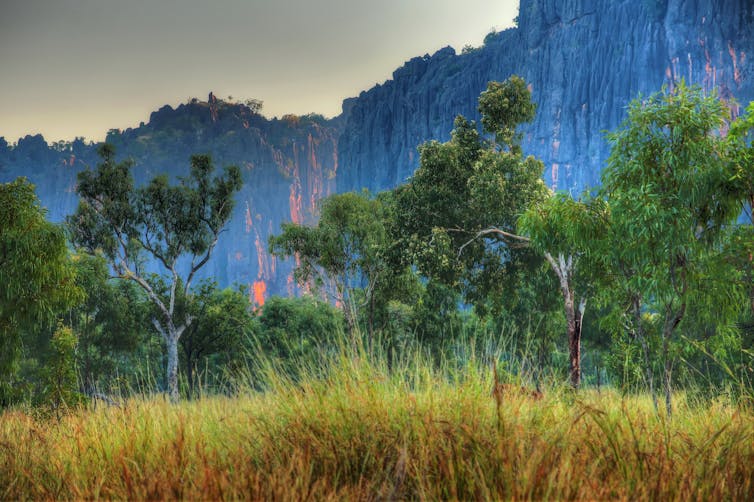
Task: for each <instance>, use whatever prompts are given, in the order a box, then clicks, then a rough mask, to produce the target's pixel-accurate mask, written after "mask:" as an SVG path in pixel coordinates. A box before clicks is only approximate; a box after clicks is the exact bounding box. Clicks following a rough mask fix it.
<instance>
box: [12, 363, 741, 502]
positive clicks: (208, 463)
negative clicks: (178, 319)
mask: <svg viewBox="0 0 754 502" xmlns="http://www.w3.org/2000/svg"><path fill="white" fill-rule="evenodd" d="M304 373H305V375H304V377H303V378H301V379H297V380H296V381H297V382H298V383H294V381H292V380H288V379H285V378H282V377H280V376H278V375H277V374H275V372H274V371H272V370H271V369H270V368H268V375H269V376H268V378H266V379H265V382H264V384H265V387H266V390H265V391H264V392H255V391H251V390H248V389H249V388H251V386H246V387H243V388H245V389H247V390H242V391H240V392H239V395H237V396H234V397H205V398H202V399H200V400H197V401H191V402H182V403H180V404H177V405H173V404H170V403H169V402H167V401H165V400H164V399H162V398H150V399H146V398H143V399H130V400H128V401H127V402H125V403H124V405H123V406H121V407H102V406H99V407H98V408H96V409H93V408H89V409H80V410H74V411H73V412H72V413H70V414H68V415H66V416H64V417H63V418H62V419H61V420H60V421H57V420H50V419H45V418H41V417H35V416H34V415H33V414H30V413H26V412H23V411H19V410H16V411H9V412H6V413H5V414H3V415H2V416H0V498H2V499H21V500H23V499H34V500H45V499H56V500H58V499H63V500H65V499H98V498H106V499H113V498H114V499H129V500H131V499H164V498H171V499H172V498H189V499H237V498H244V499H265V500H281V499H282V500H298V499H305V498H306V499H311V498H313V499H334V500H343V499H430V500H435V499H550V500H552V499H559V500H562V499H579V500H605V499H619V500H626V499H631V500H635V499H651V500H689V499H701V500H726V499H731V500H751V499H752V498H753V497H754V413H752V411H751V410H748V409H743V408H738V407H736V406H734V405H732V404H730V403H729V402H727V401H726V399H724V398H720V399H719V400H716V401H712V402H688V400H687V399H686V398H685V397H684V396H683V395H678V396H677V398H676V399H677V402H676V406H677V412H676V413H675V415H674V417H673V420H665V419H664V418H663V417H662V416H657V415H656V414H655V413H654V412H653V409H652V404H651V401H650V399H649V398H648V397H647V396H643V395H639V396H632V397H622V396H620V395H618V394H616V393H615V392H612V391H609V390H603V391H602V392H601V393H598V392H596V391H593V390H585V391H582V392H580V393H578V394H573V393H570V392H568V391H567V390H563V389H556V388H548V389H546V390H545V395H544V397H543V398H542V399H534V398H532V397H531V396H529V395H524V394H521V393H518V392H510V393H509V394H506V395H504V396H503V399H502V400H501V401H500V404H499V406H498V403H497V402H496V400H495V399H493V397H492V396H491V392H490V391H491V389H492V387H493V381H492V376H491V371H490V370H489V369H488V368H487V367H486V366H484V365H480V364H476V363H474V362H473V361H472V362H470V363H468V364H467V365H465V366H464V367H462V368H460V369H458V370H454V371H449V370H445V371H440V370H437V369H434V368H433V367H432V366H431V365H429V364H426V363H424V362H423V360H422V359H421V358H420V357H415V358H413V359H408V360H406V361H403V362H402V363H400V364H394V365H393V368H392V369H390V370H389V369H388V368H387V364H386V363H385V362H384V361H383V360H381V359H380V358H376V359H373V358H368V357H365V356H360V357H354V358H351V357H345V356H340V357H335V358H334V359H333V360H332V361H331V362H330V364H329V365H328V366H327V369H326V370H323V368H316V371H314V369H312V370H305V371H304ZM307 374H308V376H306V375H307Z"/></svg>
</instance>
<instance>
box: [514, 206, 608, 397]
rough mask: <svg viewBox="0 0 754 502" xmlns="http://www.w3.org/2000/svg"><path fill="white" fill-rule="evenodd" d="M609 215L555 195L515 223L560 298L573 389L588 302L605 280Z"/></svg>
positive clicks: (599, 208) (578, 378)
mask: <svg viewBox="0 0 754 502" xmlns="http://www.w3.org/2000/svg"><path fill="white" fill-rule="evenodd" d="M608 217H609V211H608V207H607V204H606V203H605V201H604V200H602V199H599V198H591V197H587V198H586V200H584V201H577V200H574V199H572V198H571V197H570V196H569V195H567V194H555V195H553V196H552V197H550V198H548V199H546V200H545V201H543V202H541V203H538V204H536V205H532V206H531V207H530V208H529V209H528V210H527V211H526V212H525V213H524V214H523V215H522V217H521V218H520V219H519V222H518V225H519V230H520V232H521V234H522V235H526V236H528V237H527V238H528V239H529V241H528V242H529V244H530V245H531V246H532V247H533V248H534V249H536V250H537V251H539V252H540V253H542V254H543V255H544V257H545V259H546V260H547V263H548V264H549V266H550V269H551V270H552V271H553V272H554V273H555V275H556V276H557V278H558V282H559V285H560V293H561V295H562V297H563V309H564V313H565V318H566V334H567V336H568V357H569V371H570V378H571V385H572V386H573V387H579V385H580V384H581V334H582V328H583V325H584V312H585V310H586V306H587V301H588V299H589V298H590V297H591V296H592V295H593V294H594V292H595V290H596V287H597V284H598V283H599V282H604V280H605V276H604V271H605V268H604V260H603V259H602V258H601V256H600V254H601V253H602V249H601V246H602V245H603V243H604V239H605V234H606V229H607V221H608Z"/></svg>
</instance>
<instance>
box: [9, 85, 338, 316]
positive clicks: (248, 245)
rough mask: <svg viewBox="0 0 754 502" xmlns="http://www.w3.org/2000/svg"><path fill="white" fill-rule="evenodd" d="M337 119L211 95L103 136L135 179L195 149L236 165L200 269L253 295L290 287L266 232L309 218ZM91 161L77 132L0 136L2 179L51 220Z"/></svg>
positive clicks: (70, 202) (65, 207) (328, 176)
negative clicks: (129, 162)
mask: <svg viewBox="0 0 754 502" xmlns="http://www.w3.org/2000/svg"><path fill="white" fill-rule="evenodd" d="M341 123H342V121H341V120H340V119H333V120H325V119H323V118H322V117H319V116H304V117H296V116H292V115H290V116H285V117H283V118H282V119H280V120H277V119H274V120H267V119H265V118H264V117H262V116H261V115H259V114H258V113H255V112H254V109H253V107H251V108H250V107H249V106H246V105H244V104H237V103H226V102H223V101H221V100H218V99H217V98H215V97H214V96H213V95H211V94H210V97H209V99H208V100H207V101H206V102H204V101H199V100H192V101H191V102H190V103H188V104H184V105H180V106H179V107H177V108H176V109H173V108H171V107H170V106H165V107H163V108H161V109H159V110H158V111H156V112H154V113H152V115H151V117H150V120H149V123H147V124H142V125H141V126H139V127H138V128H135V129H127V130H125V131H118V130H112V131H110V133H109V134H108V136H107V141H108V142H110V143H112V144H113V145H115V148H116V153H117V158H118V160H120V159H125V158H131V159H133V160H134V170H133V172H134V176H135V178H136V180H137V183H138V182H144V181H146V180H148V179H150V178H152V177H153V176H155V175H156V174H161V173H168V174H169V175H170V176H171V177H173V178H175V177H177V176H183V175H187V174H188V169H189V158H190V156H191V155H192V154H194V153H209V154H210V155H211V156H212V158H213V160H214V164H215V166H216V167H217V168H220V167H222V166H226V165H231V164H233V165H237V166H239V167H240V168H241V171H242V176H243V182H244V184H243V188H242V189H241V192H240V193H239V194H238V196H237V197H236V207H235V211H234V213H233V216H232V218H231V220H230V222H229V224H228V227H227V232H225V233H223V234H222V235H221V238H220V241H219V242H218V246H217V248H216V250H215V252H214V255H213V258H212V259H211V260H210V262H209V263H208V264H207V265H206V266H205V267H204V268H203V269H202V271H201V273H200V274H199V275H200V277H211V278H213V279H215V280H216V281H217V282H218V283H219V284H220V285H222V286H227V285H231V284H234V283H238V284H243V285H247V286H248V288H249V294H250V297H251V299H252V300H254V301H255V302H256V303H257V304H261V303H263V302H264V299H265V298H266V297H268V296H269V295H270V294H273V293H278V294H295V293H296V292H297V288H296V286H295V284H294V283H293V277H292V274H291V272H292V269H293V261H292V260H289V261H286V262H283V263H279V262H278V260H276V259H275V257H273V256H271V255H270V254H269V252H268V251H267V241H268V238H269V236H270V234H273V233H279V231H280V225H281V223H283V222H285V221H294V222H297V223H310V222H313V221H315V219H316V213H317V201H318V200H319V199H320V198H322V197H325V196H327V195H329V194H330V193H332V191H333V190H334V186H335V175H336V172H337V169H338V158H337V140H338V136H339V134H340V129H341V127H340V124H341ZM98 162H99V157H98V156H97V154H96V146H95V145H91V144H85V143H83V142H82V141H76V142H73V143H60V144H53V145H47V144H46V143H45V141H44V139H43V138H42V137H41V136H33V137H32V136H27V137H26V138H23V139H21V140H19V141H18V143H17V144H16V145H15V146H14V147H9V146H8V145H7V143H5V142H4V140H3V141H0V181H6V180H10V179H14V178H15V177H17V176H26V177H28V178H29V179H30V180H31V181H32V182H33V183H34V184H35V185H36V187H37V194H38V196H39V198H40V200H41V201H42V203H43V205H44V206H45V207H47V209H48V217H49V218H50V219H51V220H53V221H57V222H59V221H63V220H64V219H65V216H66V215H68V214H71V213H72V212H73V211H74V210H75V208H76V205H77V203H78V198H77V196H76V193H75V184H76V173H77V172H78V171H80V170H81V169H83V168H85V167H86V166H96V165H97V163H98Z"/></svg>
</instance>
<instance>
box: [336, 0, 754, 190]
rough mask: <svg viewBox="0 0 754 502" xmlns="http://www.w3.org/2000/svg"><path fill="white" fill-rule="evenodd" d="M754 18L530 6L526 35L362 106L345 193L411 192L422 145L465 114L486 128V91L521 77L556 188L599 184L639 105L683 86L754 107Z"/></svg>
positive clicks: (703, 0) (572, 3) (530, 145)
mask: <svg viewBox="0 0 754 502" xmlns="http://www.w3.org/2000/svg"><path fill="white" fill-rule="evenodd" d="M753 12H754V7H753V6H752V3H751V1H750V0H718V1H713V0H611V1H604V0H569V1H562V0H521V5H520V12H519V18H518V27H517V28H513V29H509V30H506V31H503V32H501V33H497V34H491V35H489V36H488V37H487V39H486V40H485V44H484V46H482V47H480V48H478V49H474V50H471V51H464V53H462V54H456V53H455V51H454V50H453V49H452V48H445V49H442V50H440V51H438V52H437V53H435V54H434V55H432V56H429V55H425V56H424V57H420V58H414V59H412V60H410V61H408V62H407V63H406V64H405V65H404V66H403V67H401V68H400V69H398V70H396V71H395V73H393V78H392V80H389V81H387V82H385V83H384V84H383V85H379V86H376V87H374V88H373V89H371V90H369V91H367V92H363V93H362V94H361V95H360V96H359V98H358V99H357V100H356V102H355V103H353V105H352V108H351V113H350V116H349V119H348V122H347V124H346V127H345V130H344V132H343V134H342V135H341V139H340V141H339V145H338V158H339V159H340V164H341V171H340V173H339V176H338V182H337V189H338V190H339V191H343V190H351V189H354V188H361V187H368V188H369V189H371V190H380V189H384V188H388V187H394V186H396V185H397V184H399V183H401V182H403V181H404V180H406V178H408V177H409V176H410V175H411V174H412V172H413V171H414V169H415V168H416V166H417V162H418V158H417V150H416V146H417V145H419V144H420V143H422V142H424V141H427V140H429V139H439V140H443V141H444V140H447V139H448V138H449V137H450V131H451V129H452V124H453V119H454V117H455V116H456V115H458V114H462V115H465V116H466V117H469V118H473V119H478V118H479V114H478V112H477V110H476V102H477V97H478V96H479V93H480V92H481V91H482V90H484V89H485V87H486V85H487V82H488V81H490V80H504V79H505V78H507V77H508V76H510V75H511V74H518V75H521V76H522V77H524V78H525V79H526V81H527V82H529V83H530V85H531V89H532V95H533V99H534V101H535V102H536V103H537V104H538V110H537V118H536V120H535V121H534V123H532V124H531V125H530V126H527V127H526V128H525V139H524V144H523V148H524V151H525V152H527V153H529V154H532V155H535V156H537V157H539V158H541V159H542V160H543V161H544V162H545V165H546V174H545V180H546V181H547V182H548V184H549V185H551V186H552V187H554V188H557V189H561V190H568V191H571V192H573V193H578V192H579V191H581V190H582V189H583V188H584V187H586V186H590V185H594V184H596V183H598V181H599V172H600V169H601V167H602V166H603V165H604V163H605V160H606V158H607V156H608V154H609V149H608V145H607V143H606V142H605V140H604V131H606V130H612V129H614V128H616V127H617V126H618V125H619V124H620V122H621V121H622V120H623V118H624V116H625V110H626V106H627V104H628V103H629V102H630V101H631V100H632V99H634V98H635V97H637V95H639V94H643V95H648V94H651V93H653V92H656V91H658V90H659V89H660V88H661V87H662V86H663V85H668V86H671V87H672V86H673V85H675V84H676V83H677V82H680V81H681V79H683V80H685V81H686V83H697V84H700V85H702V86H703V87H704V88H705V89H708V90H712V89H713V88H714V89H716V90H717V91H718V92H719V94H720V96H722V97H723V98H724V99H727V100H732V99H733V98H735V99H736V100H737V101H738V103H740V104H744V105H745V104H747V103H748V102H749V101H751V100H752V99H754V73H753V71H752V70H754V66H753V64H754V63H752V55H753V54H752V53H753V52H754V13H753ZM731 109H732V112H733V113H734V115H735V114H736V113H738V111H739V105H736V104H735V103H733V101H731Z"/></svg>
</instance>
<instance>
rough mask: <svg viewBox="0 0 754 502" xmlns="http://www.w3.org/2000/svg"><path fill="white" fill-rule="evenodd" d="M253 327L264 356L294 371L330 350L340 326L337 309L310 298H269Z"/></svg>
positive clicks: (341, 320)
mask: <svg viewBox="0 0 754 502" xmlns="http://www.w3.org/2000/svg"><path fill="white" fill-rule="evenodd" d="M255 325H256V329H255V331H256V335H257V338H258V341H259V343H260V344H261V348H262V349H263V350H264V353H265V354H268V355H269V356H270V357H272V358H273V359H275V360H278V361H280V362H281V363H282V367H283V368H286V369H289V370H294V371H295V369H297V368H298V369H300V368H301V366H302V364H303V363H305V362H312V359H313V357H314V356H315V354H316V353H317V352H318V351H321V350H323V349H325V348H327V347H328V346H330V347H333V346H334V345H335V341H336V337H337V335H338V333H341V332H342V330H343V327H344V326H343V317H342V316H341V314H340V312H339V311H338V310H337V309H335V308H334V307H332V306H331V305H329V304H328V303H325V302H322V301H319V300H317V299H316V298H313V297H312V296H311V295H305V296H303V297H301V298H281V297H279V296H273V297H272V298H270V299H269V300H268V301H266V302H265V303H264V306H263V307H262V309H261V312H260V313H259V317H258V318H257V319H256V323H255Z"/></svg>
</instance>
